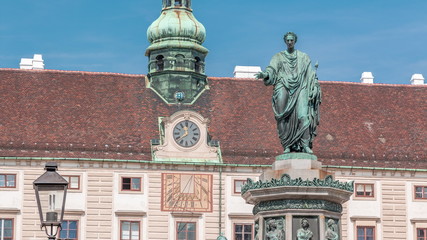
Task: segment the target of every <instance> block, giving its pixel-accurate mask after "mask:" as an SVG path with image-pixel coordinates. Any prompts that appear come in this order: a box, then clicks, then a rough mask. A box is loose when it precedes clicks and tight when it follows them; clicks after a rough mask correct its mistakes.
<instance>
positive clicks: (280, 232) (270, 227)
mask: <svg viewBox="0 0 427 240" xmlns="http://www.w3.org/2000/svg"><path fill="white" fill-rule="evenodd" d="M279 221H283V220H280V219H270V220H268V221H267V226H266V234H265V239H266V240H285V230H284V229H283V224H282V223H279ZM278 224H280V225H281V227H279V226H278Z"/></svg>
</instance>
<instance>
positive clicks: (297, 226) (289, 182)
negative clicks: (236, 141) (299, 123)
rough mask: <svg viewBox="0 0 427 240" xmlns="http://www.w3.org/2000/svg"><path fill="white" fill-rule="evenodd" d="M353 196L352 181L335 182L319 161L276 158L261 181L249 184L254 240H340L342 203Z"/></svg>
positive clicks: (302, 157) (309, 156) (244, 191)
mask: <svg viewBox="0 0 427 240" xmlns="http://www.w3.org/2000/svg"><path fill="white" fill-rule="evenodd" d="M352 193H353V182H349V183H344V182H339V181H336V180H334V179H333V176H332V175H329V174H328V173H327V172H325V171H323V170H322V165H321V163H320V162H319V161H317V157H316V156H315V155H312V154H307V153H287V154H283V155H280V156H277V157H276V162H275V163H274V164H273V166H272V169H271V170H268V171H265V172H264V173H263V174H262V175H261V177H260V180H259V181H256V182H255V181H252V180H251V179H248V181H247V184H246V185H244V186H243V188H242V197H243V198H244V199H245V200H246V202H247V203H249V204H253V205H254V208H253V214H254V216H255V239H258V240H285V239H286V240H288V239H292V240H318V239H320V240H323V239H325V240H330V239H333V240H338V239H341V237H340V236H341V233H340V230H341V228H340V224H341V221H340V218H341V215H342V204H343V203H344V202H346V201H348V200H349V198H350V196H351V195H352Z"/></svg>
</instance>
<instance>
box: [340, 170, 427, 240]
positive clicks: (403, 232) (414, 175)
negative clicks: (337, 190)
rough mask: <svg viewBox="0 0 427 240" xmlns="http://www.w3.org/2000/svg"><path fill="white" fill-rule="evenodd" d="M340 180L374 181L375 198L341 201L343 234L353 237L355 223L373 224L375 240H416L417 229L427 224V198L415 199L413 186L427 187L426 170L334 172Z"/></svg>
mask: <svg viewBox="0 0 427 240" xmlns="http://www.w3.org/2000/svg"><path fill="white" fill-rule="evenodd" d="M335 176H336V179H338V180H340V181H355V183H370V184H374V194H375V197H374V198H360V197H355V196H354V195H353V196H352V198H351V199H350V201H349V202H348V203H346V204H344V212H343V217H342V223H343V230H342V236H343V239H345V240H356V228H357V226H373V227H375V230H376V231H375V236H376V238H375V239H376V240H379V239H384V240H388V239H393V240H395V239H396V240H397V239H405V240H410V239H416V235H415V234H416V228H417V227H426V226H427V224H426V223H427V200H417V199H414V186H415V185H421V186H427V172H425V171H418V172H413V171H390V170H389V171H386V170H383V171H381V170H378V169H372V170H350V169H346V170H343V169H339V170H336V171H335Z"/></svg>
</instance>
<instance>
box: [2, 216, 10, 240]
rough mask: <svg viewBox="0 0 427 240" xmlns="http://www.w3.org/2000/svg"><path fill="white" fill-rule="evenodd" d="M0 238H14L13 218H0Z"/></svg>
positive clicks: (5, 239)
mask: <svg viewBox="0 0 427 240" xmlns="http://www.w3.org/2000/svg"><path fill="white" fill-rule="evenodd" d="M0 239H1V240H12V239H13V219H2V218H0Z"/></svg>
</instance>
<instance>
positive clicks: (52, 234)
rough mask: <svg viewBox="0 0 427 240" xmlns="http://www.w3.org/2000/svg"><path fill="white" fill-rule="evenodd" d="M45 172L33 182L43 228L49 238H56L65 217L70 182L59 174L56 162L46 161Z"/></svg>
mask: <svg viewBox="0 0 427 240" xmlns="http://www.w3.org/2000/svg"><path fill="white" fill-rule="evenodd" d="M44 169H45V170H46V172H45V173H43V174H42V175H41V176H40V177H39V178H37V179H36V180H35V181H34V182H33V187H34V190H35V191H36V200H37V207H38V208H39V215H40V223H41V226H40V227H41V229H43V227H44V228H45V232H46V234H47V236H48V239H56V235H57V234H58V232H59V230H60V229H61V223H62V219H63V217H64V209H65V198H66V196H67V187H68V182H67V181H66V180H65V179H64V178H63V177H62V176H61V175H59V174H58V173H57V172H56V170H57V169H58V165H57V164H56V163H55V162H49V163H46V165H45V168H44Z"/></svg>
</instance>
